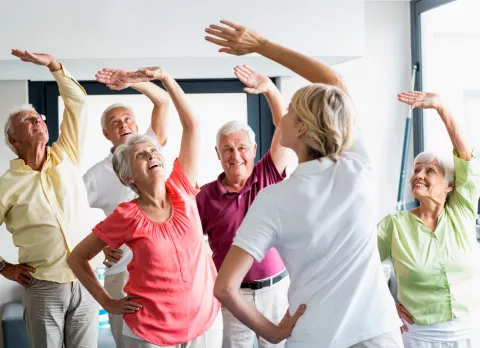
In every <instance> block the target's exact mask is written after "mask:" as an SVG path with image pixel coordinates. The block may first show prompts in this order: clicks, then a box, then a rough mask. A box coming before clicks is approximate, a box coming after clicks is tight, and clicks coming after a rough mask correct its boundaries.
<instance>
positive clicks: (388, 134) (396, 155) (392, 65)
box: [281, 1, 411, 219]
mask: <svg viewBox="0 0 480 348" xmlns="http://www.w3.org/2000/svg"><path fill="white" fill-rule="evenodd" d="M409 6H410V4H409V3H408V2H397V1H395V2H393V1H376V2H366V3H365V24H366V38H367V47H366V55H365V57H362V58H358V59H355V60H352V61H349V62H345V63H342V64H338V65H335V66H334V68H335V69H336V70H337V71H338V72H340V74H341V75H342V76H343V79H344V80H345V83H346V85H347V87H348V89H349V91H350V94H351V96H352V99H353V102H354V104H355V106H356V109H357V112H358V116H359V119H360V121H361V124H362V127H363V129H364V130H365V132H366V133H367V138H368V140H369V142H370V148H371V150H372V153H373V158H374V165H375V182H376V187H375V190H376V192H375V195H376V197H377V200H376V201H377V217H378V218H379V219H380V218H381V217H383V216H384V215H385V214H387V213H389V212H394V211H395V207H396V200H397V188H398V180H399V176H400V161H401V158H402V146H403V136H404V127H405V117H406V115H407V112H408V108H407V107H406V106H404V105H402V104H400V103H399V102H398V101H397V99H396V95H397V93H398V92H400V91H403V90H406V89H410V87H409V85H410V79H411V77H410V75H411V71H410V69H411V55H410V52H411V49H410V7H409ZM306 84H307V82H306V81H305V80H303V79H302V78H298V77H282V78H281V88H282V94H283V95H284V97H285V99H286V100H289V99H290V98H291V96H292V95H293V93H294V92H295V91H296V90H297V89H298V88H300V87H302V86H305V85H306ZM291 163H295V161H292V162H291ZM408 176H409V174H408V173H407V177H408Z"/></svg>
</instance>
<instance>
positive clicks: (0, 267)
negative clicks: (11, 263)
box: [0, 260, 6, 272]
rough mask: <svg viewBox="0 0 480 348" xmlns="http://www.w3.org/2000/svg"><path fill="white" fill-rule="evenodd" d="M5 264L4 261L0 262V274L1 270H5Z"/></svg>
mask: <svg viewBox="0 0 480 348" xmlns="http://www.w3.org/2000/svg"><path fill="white" fill-rule="evenodd" d="M5 264H6V262H5V260H3V261H0V272H1V271H3V269H4V268H5Z"/></svg>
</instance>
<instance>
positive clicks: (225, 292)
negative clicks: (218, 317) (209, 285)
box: [213, 280, 238, 304]
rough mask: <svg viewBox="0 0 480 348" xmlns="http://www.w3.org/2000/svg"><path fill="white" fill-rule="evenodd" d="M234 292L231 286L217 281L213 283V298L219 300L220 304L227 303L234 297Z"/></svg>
mask: <svg viewBox="0 0 480 348" xmlns="http://www.w3.org/2000/svg"><path fill="white" fill-rule="evenodd" d="M237 291H238V289H237ZM234 292H235V290H234V289H233V287H232V286H229V285H228V284H225V283H223V282H219V281H218V280H217V281H216V282H215V287H214V288H213V296H215V298H216V299H217V300H219V301H220V303H221V304H225V303H226V302H229V301H230V300H231V299H232V298H233V297H234Z"/></svg>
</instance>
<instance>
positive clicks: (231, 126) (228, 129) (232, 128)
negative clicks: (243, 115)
mask: <svg viewBox="0 0 480 348" xmlns="http://www.w3.org/2000/svg"><path fill="white" fill-rule="evenodd" d="M241 131H245V132H247V135H248V140H249V141H250V145H252V146H253V145H255V144H256V142H255V133H254V132H253V129H252V128H251V127H250V126H249V125H248V124H245V123H243V122H240V121H230V122H227V123H225V124H224V125H223V126H222V127H221V128H220V129H219V130H218V132H217V149H220V137H221V136H222V135H229V134H232V133H237V132H241Z"/></svg>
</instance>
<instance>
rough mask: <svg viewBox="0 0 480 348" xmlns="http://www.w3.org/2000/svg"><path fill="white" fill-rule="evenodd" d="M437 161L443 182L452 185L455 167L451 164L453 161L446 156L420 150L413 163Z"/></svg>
mask: <svg viewBox="0 0 480 348" xmlns="http://www.w3.org/2000/svg"><path fill="white" fill-rule="evenodd" d="M435 161H437V163H438V165H439V166H440V168H441V169H442V171H443V174H444V177H445V182H446V183H447V185H452V184H454V183H455V168H454V166H453V161H452V160H451V159H450V160H449V159H447V158H442V157H441V156H439V155H437V154H435V153H432V152H421V153H419V154H418V155H417V157H415V162H414V165H417V164H419V163H421V164H423V163H432V162H435Z"/></svg>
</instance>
